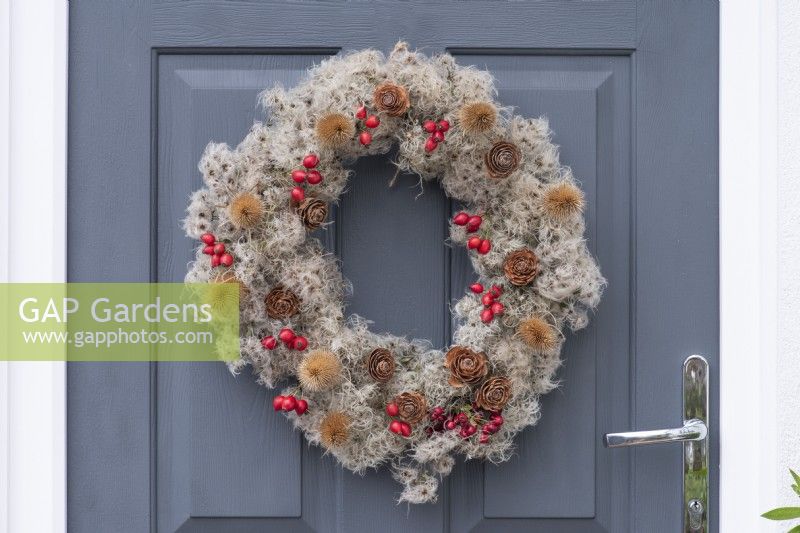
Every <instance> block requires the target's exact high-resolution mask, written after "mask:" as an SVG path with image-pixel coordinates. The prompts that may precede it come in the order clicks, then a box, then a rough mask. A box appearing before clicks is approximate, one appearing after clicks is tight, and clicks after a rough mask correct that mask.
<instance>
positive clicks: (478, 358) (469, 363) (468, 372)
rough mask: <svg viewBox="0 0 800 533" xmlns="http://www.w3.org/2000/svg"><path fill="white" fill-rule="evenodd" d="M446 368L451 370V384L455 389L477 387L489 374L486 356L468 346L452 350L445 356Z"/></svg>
mask: <svg viewBox="0 0 800 533" xmlns="http://www.w3.org/2000/svg"><path fill="white" fill-rule="evenodd" d="M444 366H445V367H446V368H447V369H449V370H450V379H449V383H450V385H452V386H453V387H461V386H464V385H475V384H477V383H478V382H480V380H482V379H483V378H485V377H486V374H487V373H488V372H489V367H488V365H487V364H486V354H484V353H477V352H475V351H473V350H470V349H469V348H467V347H466V346H453V347H452V348H450V350H448V352H447V355H446V356H445V359H444Z"/></svg>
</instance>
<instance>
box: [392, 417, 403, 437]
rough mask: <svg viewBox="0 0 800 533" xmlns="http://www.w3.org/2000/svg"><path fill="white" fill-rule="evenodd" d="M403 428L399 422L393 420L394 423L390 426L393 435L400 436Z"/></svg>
mask: <svg viewBox="0 0 800 533" xmlns="http://www.w3.org/2000/svg"><path fill="white" fill-rule="evenodd" d="M401 428H402V423H401V422H400V421H399V420H392V423H391V424H389V431H391V432H392V433H397V434H399V433H400V431H401Z"/></svg>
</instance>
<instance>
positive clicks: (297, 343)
mask: <svg viewBox="0 0 800 533" xmlns="http://www.w3.org/2000/svg"><path fill="white" fill-rule="evenodd" d="M292 348H294V349H295V350H297V351H298V352H302V351H303V350H305V349H306V348H308V339H306V338H305V337H301V336H297V337H295V338H294V340H293V341H292Z"/></svg>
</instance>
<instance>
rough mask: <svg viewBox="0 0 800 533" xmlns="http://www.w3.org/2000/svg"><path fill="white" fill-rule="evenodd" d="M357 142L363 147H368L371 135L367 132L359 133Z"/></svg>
mask: <svg viewBox="0 0 800 533" xmlns="http://www.w3.org/2000/svg"><path fill="white" fill-rule="evenodd" d="M358 142H360V143H361V144H363V145H364V146H369V145H370V144H371V143H372V134H370V132H368V131H363V132H361V135H359V136H358Z"/></svg>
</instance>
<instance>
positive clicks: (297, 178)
mask: <svg viewBox="0 0 800 533" xmlns="http://www.w3.org/2000/svg"><path fill="white" fill-rule="evenodd" d="M292 181H293V182H295V183H303V182H304V181H306V171H305V170H299V169H298V170H292Z"/></svg>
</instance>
